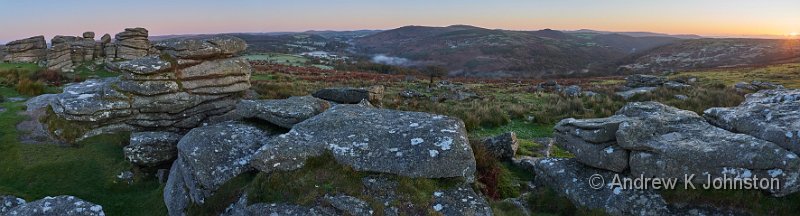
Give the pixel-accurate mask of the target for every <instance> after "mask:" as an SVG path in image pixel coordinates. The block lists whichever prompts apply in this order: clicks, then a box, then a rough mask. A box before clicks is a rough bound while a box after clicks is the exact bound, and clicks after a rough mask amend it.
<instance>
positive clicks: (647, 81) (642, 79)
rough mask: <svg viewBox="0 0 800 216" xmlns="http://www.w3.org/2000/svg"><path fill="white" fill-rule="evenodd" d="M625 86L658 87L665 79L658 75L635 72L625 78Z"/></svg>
mask: <svg viewBox="0 0 800 216" xmlns="http://www.w3.org/2000/svg"><path fill="white" fill-rule="evenodd" d="M625 81H626V83H625V86H627V87H630V88H639V87H658V86H661V85H662V84H664V83H665V82H666V80H665V79H664V78H662V77H659V76H654V75H644V74H635V75H631V76H628V77H626V78H625Z"/></svg>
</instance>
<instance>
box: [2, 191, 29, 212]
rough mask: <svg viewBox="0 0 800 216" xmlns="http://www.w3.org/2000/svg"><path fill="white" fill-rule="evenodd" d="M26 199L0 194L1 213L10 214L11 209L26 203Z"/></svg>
mask: <svg viewBox="0 0 800 216" xmlns="http://www.w3.org/2000/svg"><path fill="white" fill-rule="evenodd" d="M25 203H26V202H25V200H24V199H21V198H19V197H15V196H0V215H5V214H8V212H9V211H11V209H13V208H15V207H17V206H20V205H24V204H25Z"/></svg>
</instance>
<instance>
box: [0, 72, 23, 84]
mask: <svg viewBox="0 0 800 216" xmlns="http://www.w3.org/2000/svg"><path fill="white" fill-rule="evenodd" d="M21 73H22V71H20V70H17V69H10V70H0V85H2V86H14V85H16V84H17V83H19V80H20V77H21Z"/></svg>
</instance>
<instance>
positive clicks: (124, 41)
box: [114, 28, 152, 60]
mask: <svg viewBox="0 0 800 216" xmlns="http://www.w3.org/2000/svg"><path fill="white" fill-rule="evenodd" d="M147 36H148V31H147V29H144V28H126V29H125V31H123V32H120V33H117V35H115V36H114V38H115V39H116V42H115V45H116V52H115V53H116V55H115V56H116V57H117V58H120V59H127V60H130V59H137V58H141V57H145V56H147V55H148V53H149V51H150V48H151V47H152V45H151V44H150V41H149V40H148V39H147Z"/></svg>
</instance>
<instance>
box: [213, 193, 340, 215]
mask: <svg viewBox="0 0 800 216" xmlns="http://www.w3.org/2000/svg"><path fill="white" fill-rule="evenodd" d="M221 215H222V216H260V215H281V216H284V215H285V216H328V215H333V214H329V213H328V211H327V209H322V208H320V207H313V208H309V207H304V206H299V205H291V204H284V203H255V204H251V205H248V200H247V195H242V197H241V198H239V201H237V202H235V203H233V204H231V205H230V206H229V207H228V208H226V209H225V211H224V212H223V213H222V214H221Z"/></svg>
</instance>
